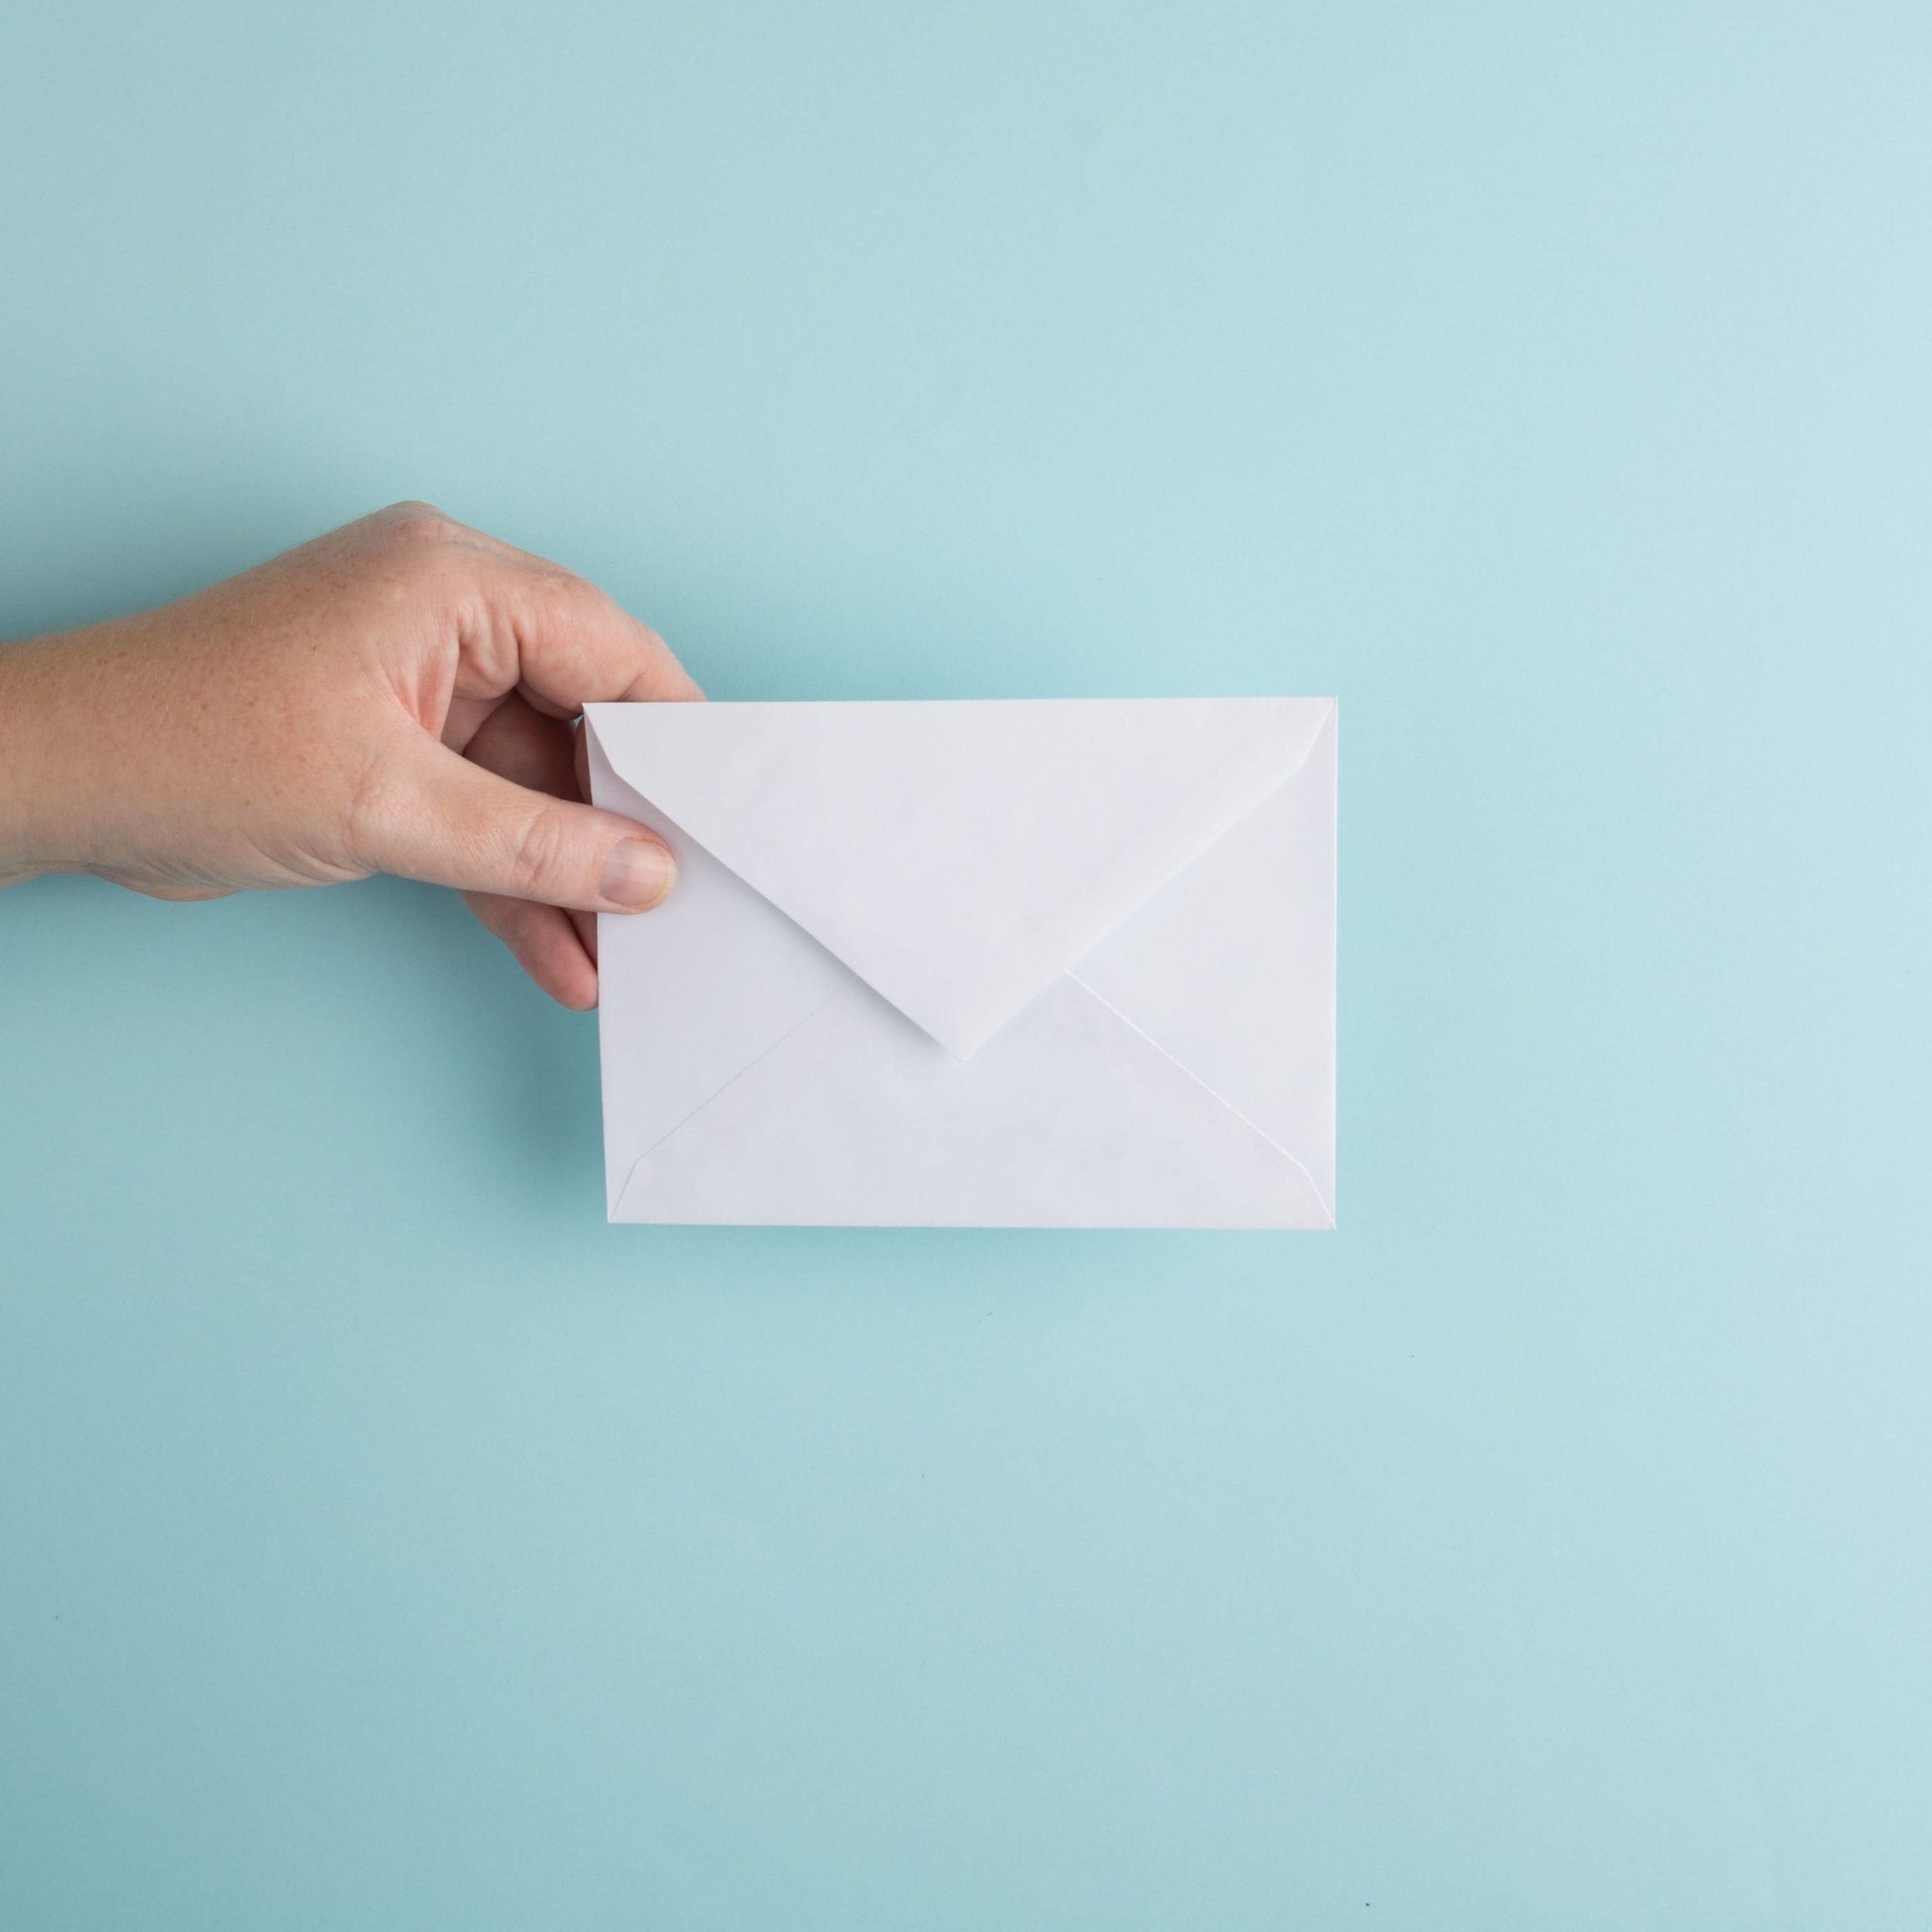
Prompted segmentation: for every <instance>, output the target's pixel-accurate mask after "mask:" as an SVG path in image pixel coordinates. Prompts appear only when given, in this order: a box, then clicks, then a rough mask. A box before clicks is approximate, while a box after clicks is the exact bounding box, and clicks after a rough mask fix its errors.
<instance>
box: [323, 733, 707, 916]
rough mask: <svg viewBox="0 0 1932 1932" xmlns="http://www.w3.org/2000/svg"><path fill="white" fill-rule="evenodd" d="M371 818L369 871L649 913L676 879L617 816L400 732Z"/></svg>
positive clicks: (589, 908) (640, 829)
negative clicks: (540, 789)
mask: <svg viewBox="0 0 1932 1932" xmlns="http://www.w3.org/2000/svg"><path fill="white" fill-rule="evenodd" d="M384 762H385V764H386V772H385V775H384V777H383V782H382V783H381V784H380V786H379V787H378V788H377V795H375V796H374V798H372V799H371V802H370V804H369V805H368V809H367V811H365V819H364V825H363V828H362V831H361V838H362V841H364V844H365V851H364V852H363V854H362V857H363V858H364V860H365V863H367V864H368V865H369V866H371V868H372V869H377V870H380V871H383V872H399V873H401V875H403V876H404V877H405V878H420V879H425V880H427V881H429V883H430V884H434V885H453V886H455V887H457V888H458V889H459V890H460V891H464V892H485V893H495V894H500V895H501V896H502V897H505V898H509V899H528V900H539V901H540V902H542V903H544V904H546V905H549V906H564V907H568V908H570V909H574V910H575V911H578V912H648V911H650V909H651V908H652V907H653V906H655V905H657V904H658V903H660V901H661V900H663V897H664V896H665V894H666V893H668V892H669V891H670V889H671V887H672V883H673V882H674V881H675V878H676V877H677V865H676V862H675V860H673V859H672V857H671V851H670V848H669V846H667V845H666V844H665V843H664V841H663V840H662V839H661V838H658V837H657V835H656V834H655V833H654V832H650V831H648V830H647V829H645V827H644V826H641V825H638V824H637V823H635V822H633V821H632V820H629V819H627V818H620V817H618V816H617V814H616V813H615V812H606V811H598V809H597V808H596V807H595V806H594V805H585V804H577V803H576V802H574V801H571V800H567V799H562V798H552V797H551V796H549V795H548V794H546V793H545V792H535V791H531V790H528V789H526V788H525V787H524V786H521V785H518V784H515V783H512V782H511V781H510V780H509V779H507V778H502V777H498V776H497V774H495V773H494V772H491V771H485V770H483V769H482V768H481V766H480V765H478V764H473V763H472V762H471V761H470V760H469V759H467V758H461V757H459V756H458V755H457V754H456V753H455V752H453V751H451V750H450V749H448V748H447V747H446V746H442V745H440V744H438V743H436V742H435V740H432V739H429V738H426V737H419V736H417V735H415V734H404V735H403V736H402V737H401V738H400V739H399V740H398V743H396V744H395V746H394V747H393V749H392V752H391V753H390V755H389V758H387V759H386V761H384Z"/></svg>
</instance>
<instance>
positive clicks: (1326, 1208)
mask: <svg viewBox="0 0 1932 1932" xmlns="http://www.w3.org/2000/svg"><path fill="white" fill-rule="evenodd" d="M1066 977H1067V978H1068V979H1069V980H1072V982H1073V983H1074V984H1075V986H1078V988H1079V989H1080V990H1081V992H1083V993H1084V994H1086V995H1087V996H1088V998H1090V999H1091V1000H1094V1001H1096V1002H1097V1004H1100V1005H1101V1006H1103V1007H1104V1008H1106V1010H1107V1011H1108V1012H1109V1013H1111V1014H1112V1015H1113V1017H1115V1019H1116V1020H1118V1021H1119V1022H1120V1023H1121V1025H1122V1026H1124V1027H1126V1028H1127V1029H1128V1031H1129V1032H1132V1033H1137V1034H1138V1035H1140V1038H1142V1039H1143V1040H1145V1041H1146V1042H1147V1044H1149V1046H1150V1047H1152V1048H1153V1049H1154V1051H1155V1052H1156V1053H1157V1054H1159V1055H1160V1056H1161V1058H1162V1059H1163V1060H1165V1061H1167V1062H1168V1064H1169V1065H1170V1066H1176V1067H1178V1068H1179V1069H1180V1071H1181V1072H1183V1073H1184V1074H1186V1075H1187V1077H1188V1078H1189V1079H1190V1080H1191V1081H1193V1082H1194V1084H1195V1086H1197V1087H1198V1088H1200V1089H1201V1092H1202V1093H1204V1094H1206V1095H1207V1097H1208V1098H1209V1099H1210V1100H1213V1101H1214V1102H1215V1103H1217V1105H1218V1106H1223V1107H1225V1108H1226V1109H1227V1110H1228V1112H1229V1113H1231V1114H1232V1115H1234V1117H1235V1119H1236V1120H1238V1121H1240V1122H1241V1125H1242V1126H1244V1128H1247V1131H1249V1133H1251V1134H1253V1135H1254V1137H1255V1138H1256V1139H1257V1140H1260V1141H1261V1142H1262V1143H1263V1144H1264V1145H1265V1146H1269V1147H1272V1149H1274V1151H1275V1152H1276V1153H1278V1155H1281V1158H1282V1159H1283V1160H1284V1161H1287V1164H1288V1165H1289V1166H1290V1167H1291V1168H1294V1171H1295V1172H1296V1173H1297V1174H1300V1176H1301V1177H1302V1179H1303V1180H1305V1181H1306V1182H1307V1183H1308V1191H1309V1193H1311V1194H1312V1195H1314V1196H1315V1199H1316V1200H1317V1201H1318V1202H1320V1204H1321V1211H1322V1213H1323V1214H1326V1215H1327V1217H1328V1225H1329V1226H1331V1228H1332V1227H1333V1226H1334V1225H1335V1211H1334V1207H1331V1205H1330V1204H1329V1201H1328V1198H1327V1195H1324V1193H1323V1192H1321V1186H1320V1184H1319V1183H1318V1182H1317V1181H1316V1180H1315V1177H1314V1176H1313V1175H1312V1174H1310V1173H1309V1171H1308V1168H1307V1164H1306V1162H1304V1161H1300V1160H1297V1158H1296V1157H1295V1156H1294V1155H1292V1154H1291V1153H1290V1152H1288V1150H1287V1149H1286V1148H1285V1147H1284V1146H1282V1145H1281V1143H1280V1142H1279V1141H1278V1140H1276V1139H1275V1137H1274V1136H1273V1135H1272V1134H1270V1133H1269V1132H1268V1131H1267V1130H1266V1128H1262V1127H1259V1126H1257V1124H1255V1123H1254V1121H1251V1120H1250V1119H1249V1118H1248V1117H1247V1115H1246V1114H1244V1113H1243V1112H1241V1109H1240V1108H1238V1106H1235V1103H1233V1101H1232V1100H1229V1098H1228V1097H1227V1096H1226V1094H1217V1092H1216V1091H1214V1088H1211V1086H1209V1085H1208V1084H1207V1081H1204V1080H1203V1079H1202V1078H1201V1076H1200V1075H1199V1074H1198V1073H1196V1072H1195V1070H1194V1069H1193V1068H1192V1067H1191V1066H1189V1065H1188V1063H1186V1061H1185V1060H1177V1059H1176V1058H1175V1057H1174V1055H1173V1054H1171V1053H1170V1052H1168V1050H1167V1048H1165V1047H1164V1046H1162V1045H1161V1043H1160V1041H1158V1040H1157V1039H1155V1037H1154V1036H1153V1035H1152V1034H1151V1033H1150V1032H1148V1030H1147V1029H1146V1027H1144V1026H1139V1025H1137V1023H1135V1022H1134V1021H1133V1020H1130V1019H1129V1018H1128V1017H1127V1015H1126V1014H1124V1013H1123V1012H1121V1010H1120V1008H1118V1007H1117V1006H1116V1005H1115V1004H1114V1003H1113V1001H1112V1000H1110V999H1108V998H1105V997H1103V995H1100V994H1099V993H1097V992H1094V989H1093V988H1092V987H1091V986H1089V985H1088V983H1087V982H1086V981H1085V980H1083V979H1082V978H1081V977H1080V975H1079V974H1078V973H1073V972H1069V974H1066Z"/></svg>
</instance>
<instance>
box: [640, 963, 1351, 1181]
mask: <svg viewBox="0 0 1932 1932" xmlns="http://www.w3.org/2000/svg"><path fill="white" fill-rule="evenodd" d="M853 977H854V978H855V979H856V978H857V974H854V976H853ZM861 983H863V982H861ZM851 991H852V988H851V987H850V986H835V987H834V988H833V989H832V991H831V992H829V993H827V994H826V996H825V998H823V999H822V1000H820V1001H819V1003H818V1004H817V1005H816V1006H815V1007H814V1008H812V1010H811V1012H809V1013H808V1014H806V1015H805V1016H804V1018H803V1019H801V1020H798V1021H796V1022H795V1023H793V1024H792V1025H791V1026H788V1027H786V1029H785V1030H784V1032H782V1033H781V1034H780V1035H779V1036H778V1037H777V1039H775V1040H774V1041H772V1043H771V1045H770V1046H768V1047H767V1048H764V1050H763V1051H762V1052H760V1053H758V1054H754V1055H753V1056H752V1057H751V1058H750V1059H749V1060H746V1062H745V1063H744V1065H743V1066H741V1067H740V1068H739V1069H738V1070H737V1072H736V1073H734V1074H733V1075H732V1076H731V1078H730V1079H729V1080H728V1081H725V1083H724V1085H723V1086H721V1087H718V1088H713V1089H712V1091H711V1092H710V1093H709V1094H706V1096H705V1097H704V1098H703V1100H700V1101H699V1103H697V1106H694V1108H692V1109H691V1112H689V1113H688V1114H686V1115H684V1116H683V1118H681V1119H680V1120H678V1121H675V1122H674V1123H673V1124H672V1125H671V1126H669V1127H668V1128H666V1129H665V1130H664V1131H663V1133H662V1134H660V1135H659V1136H658V1137H657V1139H656V1140H654V1141H653V1142H652V1143H651V1145H650V1146H648V1147H647V1148H646V1149H645V1150H644V1152H642V1153H641V1154H640V1155H638V1157H637V1158H636V1159H635V1160H634V1161H632V1163H631V1164H630V1166H629V1168H628V1169H627V1170H626V1172H625V1174H624V1184H623V1186H622V1187H620V1188H619V1189H618V1190H617V1200H616V1201H615V1202H614V1204H612V1207H611V1214H612V1216H613V1217H615V1215H616V1214H617V1210H618V1209H619V1208H620V1207H623V1204H624V1196H625V1195H627V1194H628V1193H629V1192H630V1191H631V1183H632V1181H634V1180H636V1179H637V1171H638V1168H641V1167H642V1166H643V1165H644V1164H645V1161H648V1160H649V1159H650V1158H651V1155H654V1153H656V1152H657V1150H658V1149H659V1148H660V1147H662V1146H663V1145H664V1143H665V1142H666V1141H667V1140H672V1139H673V1138H675V1137H676V1136H677V1135H678V1134H681V1133H682V1132H683V1131H685V1128H688V1126H690V1124H691V1122H692V1121H694V1120H696V1119H697V1117H698V1115H700V1114H701V1113H703V1112H704V1111H705V1109H706V1108H707V1107H709V1106H711V1104H712V1103H713V1102H714V1101H715V1100H721V1099H723V1098H724V1096H725V1095H726V1094H728V1093H729V1092H730V1091H731V1089H732V1088H734V1087H735V1086H737V1084H738V1082H739V1081H741V1080H742V1079H743V1078H744V1077H745V1076H746V1074H748V1073H749V1072H752V1069H754V1068H755V1067H758V1066H762V1065H763V1064H764V1062H765V1061H767V1060H769V1059H770V1058H771V1056H772V1055H773V1054H775V1053H776V1052H777V1051H778V1049H779V1048H780V1047H782V1046H783V1044H785V1042H786V1041H787V1040H789V1038H791V1037H792V1035H793V1034H794V1033H795V1032H798V1030H799V1029H800V1028H801V1027H804V1026H810V1025H811V1023H812V1022H813V1021H814V1020H816V1019H817V1017H819V1015H820V1014H821V1013H823V1011H825V1009H826V1008H827V1007H828V1006H829V1005H830V1004H832V1001H834V1000H840V999H843V998H844V997H845V996H846V995H847V994H848V993H849V992H851ZM1095 997H1096V998H1098V995H1095ZM1323 1206H1324V1207H1326V1206H1327V1202H1325V1201H1324V1202H1323Z"/></svg>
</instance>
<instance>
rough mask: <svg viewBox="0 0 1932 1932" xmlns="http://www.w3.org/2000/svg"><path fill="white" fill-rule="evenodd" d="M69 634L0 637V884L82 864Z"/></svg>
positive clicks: (81, 785) (74, 670) (73, 654)
mask: <svg viewBox="0 0 1932 1932" xmlns="http://www.w3.org/2000/svg"><path fill="white" fill-rule="evenodd" d="M79 655H80V653H78V652H77V651H76V650H75V645H74V642H73V641H72V639H70V638H66V637H46V638H32V639H30V640H29V641H26V642H24V643H18V644H0V885H12V884H17V883H18V882H19V881H20V880H22V879H24V878H32V877H33V876H34V875H35V874H36V873H39V872H71V871H75V870H77V869H80V868H81V867H82V866H85V864H86V863H87V854H86V840H85V832H84V830H83V829H82V826H80V825H78V823H75V817H76V812H75V806H76V801H77V800H78V799H80V798H84V797H85V789H86V777H85V771H84V770H83V769H82V768H81V760H82V745H81V743H80V742H79V741H78V738H77V735H76V734H75V731H74V728H73V722H72V720H73V715H74V713H75V710H76V709H77V705H78V693H77V691H75V681H76V676H77V674H78V670H79V668H80V667H79V666H78V664H77V663H76V662H75V659H76V658H77V657H78V656H79Z"/></svg>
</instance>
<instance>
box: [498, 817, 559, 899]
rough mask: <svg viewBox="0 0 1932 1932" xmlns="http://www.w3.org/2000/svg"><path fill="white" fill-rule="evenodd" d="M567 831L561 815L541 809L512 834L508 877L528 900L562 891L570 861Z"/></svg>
mask: <svg viewBox="0 0 1932 1932" xmlns="http://www.w3.org/2000/svg"><path fill="white" fill-rule="evenodd" d="M570 847H571V838H570V829H569V826H568V823H567V821H566V820H565V818H564V817H563V815H562V814H561V813H560V812H558V811H556V810H555V808H553V807H549V806H540V807H538V808H537V810H536V811H533V812H532V813H531V814H530V816H529V817H528V818H527V819H526V820H525V821H524V823H523V825H522V826H521V828H520V829H518V831H517V832H516V833H515V838H514V843H513V844H512V849H511V852H510V868H509V869H510V877H511V878H512V880H513V881H515V884H516V888H517V890H518V891H519V892H520V893H521V894H524V895H525V896H526V897H530V898H540V897H543V895H544V894H546V893H549V892H557V891H561V890H562V889H563V886H564V882H565V876H566V873H567V869H568V865H569V861H570Z"/></svg>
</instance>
